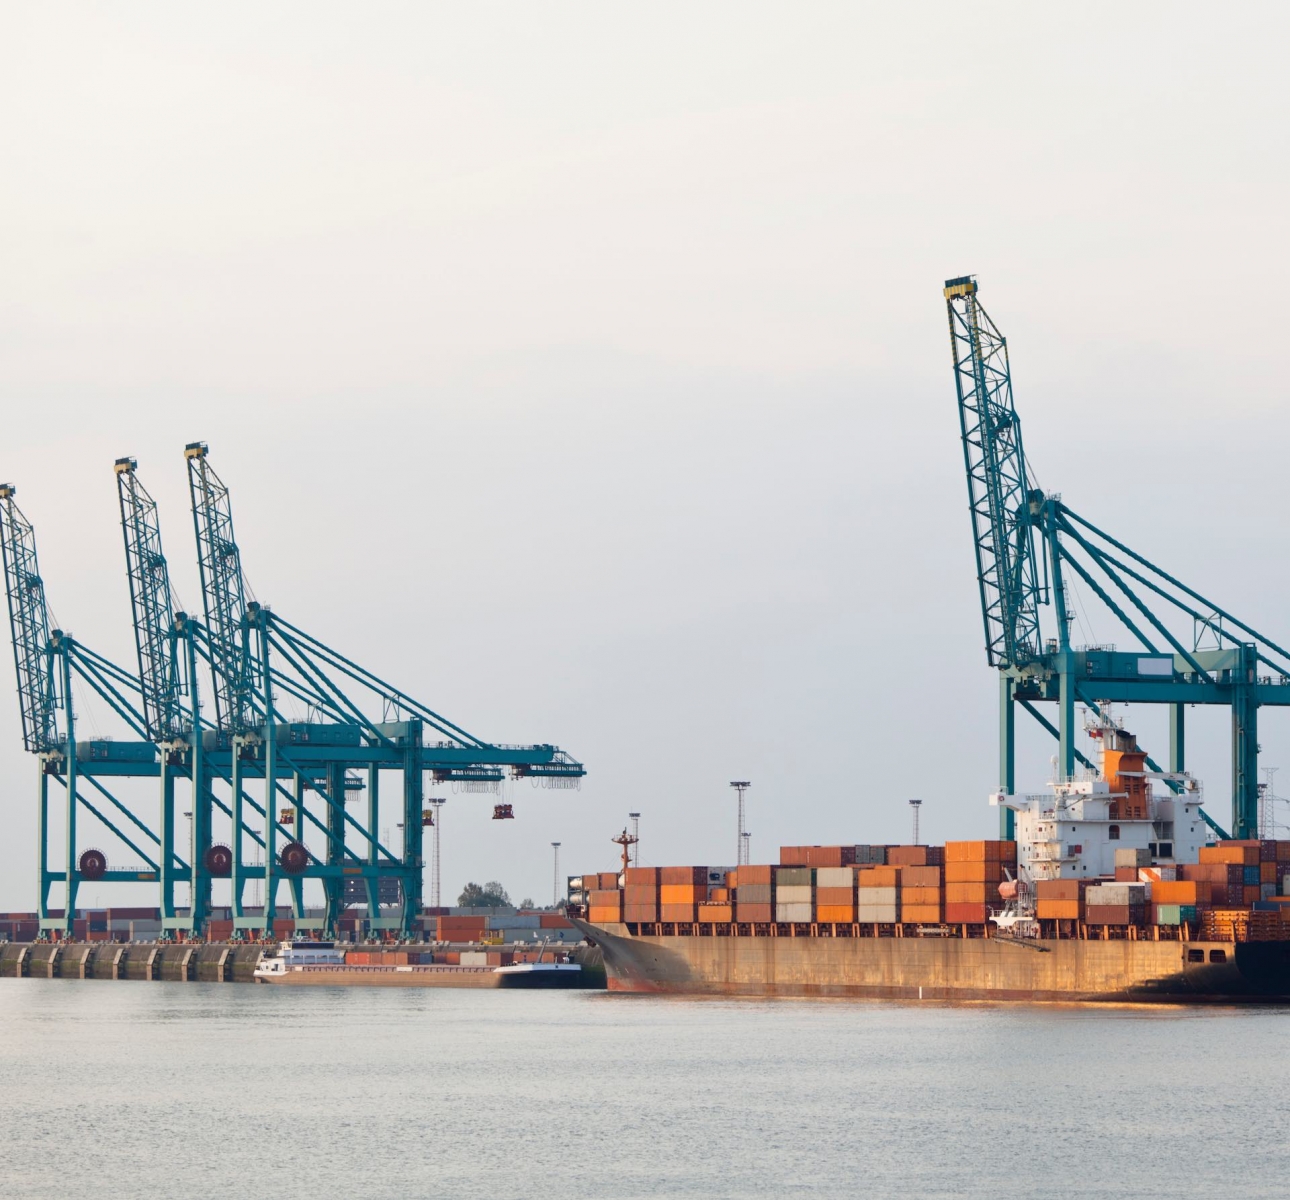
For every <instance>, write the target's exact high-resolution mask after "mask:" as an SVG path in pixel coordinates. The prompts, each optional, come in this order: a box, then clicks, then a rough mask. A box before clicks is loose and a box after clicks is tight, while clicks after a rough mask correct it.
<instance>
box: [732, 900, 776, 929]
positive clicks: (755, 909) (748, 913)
mask: <svg viewBox="0 0 1290 1200" xmlns="http://www.w3.org/2000/svg"><path fill="white" fill-rule="evenodd" d="M774 919H775V906H774V905H773V904H736V905H735V920H736V921H739V922H742V923H743V924H746V925H769V924H770V923H771V922H772V921H773V920H774Z"/></svg>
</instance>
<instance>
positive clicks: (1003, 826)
mask: <svg viewBox="0 0 1290 1200" xmlns="http://www.w3.org/2000/svg"><path fill="white" fill-rule="evenodd" d="M1015 691H1016V681H1015V680H1013V679H1012V677H1011V676H1009V675H1004V674H1000V675H999V790H1000V791H1001V792H1006V793H1007V794H1008V795H1012V793H1013V792H1014V791H1015V790H1016V784H1017V744H1016V738H1017V705H1016V702H1015V700H1014V699H1013V693H1014V692H1015ZM1015 834H1016V814H1015V813H1014V812H1013V811H1012V809H1010V808H1000V809H999V836H1000V837H1001V838H1002V839H1003V840H1004V841H1011V840H1012V839H1013V837H1014V836H1015Z"/></svg>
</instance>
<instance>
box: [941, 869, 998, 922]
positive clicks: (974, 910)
mask: <svg viewBox="0 0 1290 1200" xmlns="http://www.w3.org/2000/svg"><path fill="white" fill-rule="evenodd" d="M947 865H948V864H947ZM945 919H946V921H948V922H950V923H951V924H953V925H984V924H985V923H986V921H988V920H989V919H990V910H989V908H988V907H987V906H986V905H984V904H951V903H950V902H949V901H948V900H947V901H946V902H945Z"/></svg>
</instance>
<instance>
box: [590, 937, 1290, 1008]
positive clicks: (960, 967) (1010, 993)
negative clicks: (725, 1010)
mask: <svg viewBox="0 0 1290 1200" xmlns="http://www.w3.org/2000/svg"><path fill="white" fill-rule="evenodd" d="M576 923H577V925H578V926H579V928H580V929H582V931H583V932H584V933H585V934H586V935H587V936H588V938H590V939H591V940H592V941H593V942H594V944H595V945H597V946H598V947H599V948H600V950H601V952H602V953H603V955H604V961H605V969H606V971H607V974H608V985H609V990H610V991H619V992H671V993H678V994H688V995H707V996H821V997H829V996H834V997H853V998H868V999H882V1000H919V999H921V1000H994V1001H1028V1002H1034V1001H1044V1002H1063V1003H1068V1002H1072V1001H1079V1002H1087V1001H1101V1002H1108V1001H1110V1002H1130V1003H1193V1004H1207V1003H1208V1004H1213V1003H1231V1002H1259V1003H1279V1002H1280V1003H1285V1002H1290V942H1284V941H1278V942H1236V943H1233V942H1220V943H1208V942H1178V941H1162V942H1156V941H1145V940H1144V941H1084V940H1075V939H1054V940H1037V941H1031V942H1027V943H1018V942H1015V941H1011V940H1008V939H1001V938H960V937H926V938H923V937H919V938H894V937H891V938H889V937H882V938H874V937H850V938H849V937H839V938H832V937H707V936H698V937H685V936H666V935H664V936H655V935H633V934H631V933H630V932H629V931H628V929H627V927H626V926H625V925H611V924H606V925H591V924H589V923H587V922H585V921H577V922H576Z"/></svg>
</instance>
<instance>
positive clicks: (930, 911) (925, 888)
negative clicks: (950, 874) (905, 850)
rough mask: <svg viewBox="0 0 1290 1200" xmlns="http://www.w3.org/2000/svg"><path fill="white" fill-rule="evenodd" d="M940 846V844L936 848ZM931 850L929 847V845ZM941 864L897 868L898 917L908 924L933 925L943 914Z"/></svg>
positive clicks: (943, 892) (943, 893)
mask: <svg viewBox="0 0 1290 1200" xmlns="http://www.w3.org/2000/svg"><path fill="white" fill-rule="evenodd" d="M936 848H937V849H940V847H936ZM929 849H930V847H929ZM943 870H944V868H943V867H941V866H938V865H937V866H932V865H929V866H923V867H901V868H900V919H901V921H902V922H906V923H909V924H924V925H935V924H937V923H939V922H940V921H942V920H944V917H945V890H944V887H943V883H944V880H943V878H942V874H941V873H942V871H943Z"/></svg>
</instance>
